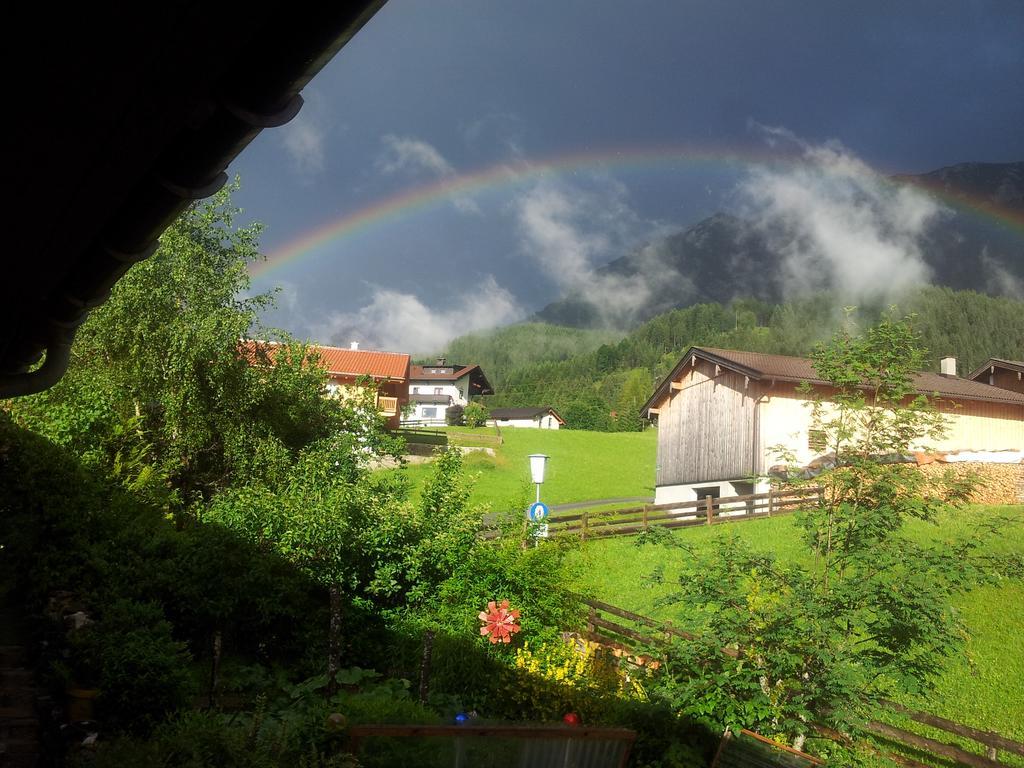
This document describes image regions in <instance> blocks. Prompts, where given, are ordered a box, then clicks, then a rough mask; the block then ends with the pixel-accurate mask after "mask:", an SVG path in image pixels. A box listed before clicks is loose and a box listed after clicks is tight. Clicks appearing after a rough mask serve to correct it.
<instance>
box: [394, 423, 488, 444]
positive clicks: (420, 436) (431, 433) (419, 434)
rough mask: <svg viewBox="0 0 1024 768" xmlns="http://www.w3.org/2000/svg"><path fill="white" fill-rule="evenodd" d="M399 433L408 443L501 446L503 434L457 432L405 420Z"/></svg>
mask: <svg viewBox="0 0 1024 768" xmlns="http://www.w3.org/2000/svg"><path fill="white" fill-rule="evenodd" d="M398 435H399V436H401V437H404V438H405V441H406V442H407V443H419V444H421V445H448V444H449V443H452V444H456V445H458V444H460V443H463V442H465V443H476V444H480V445H485V446H491V445H493V446H499V445H501V443H502V438H501V435H482V434H479V433H474V432H456V431H455V430H453V429H432V428H430V427H422V426H417V424H416V422H405V424H403V426H402V427H401V428H400V429H399V430H398Z"/></svg>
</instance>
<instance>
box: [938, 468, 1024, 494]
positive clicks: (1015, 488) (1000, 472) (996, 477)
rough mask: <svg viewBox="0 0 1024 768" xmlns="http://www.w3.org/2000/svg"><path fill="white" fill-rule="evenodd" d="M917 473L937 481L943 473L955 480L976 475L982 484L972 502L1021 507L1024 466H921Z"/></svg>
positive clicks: (1023, 490) (1023, 487) (1023, 489)
mask: <svg viewBox="0 0 1024 768" xmlns="http://www.w3.org/2000/svg"><path fill="white" fill-rule="evenodd" d="M920 470H921V471H922V472H924V473H925V474H926V475H928V476H930V477H936V478H937V477H941V476H942V475H943V474H945V473H946V472H952V473H953V474H954V476H957V477H962V476H964V475H967V474H969V473H973V474H975V475H978V476H979V477H980V478H981V484H980V485H979V487H978V489H977V490H976V491H975V492H974V494H973V496H972V498H971V501H973V502H974V503H975V504H1024V463H1020V464H988V463H982V462H980V461H963V462H951V463H944V462H935V463H933V464H924V465H923V466H921V467H920Z"/></svg>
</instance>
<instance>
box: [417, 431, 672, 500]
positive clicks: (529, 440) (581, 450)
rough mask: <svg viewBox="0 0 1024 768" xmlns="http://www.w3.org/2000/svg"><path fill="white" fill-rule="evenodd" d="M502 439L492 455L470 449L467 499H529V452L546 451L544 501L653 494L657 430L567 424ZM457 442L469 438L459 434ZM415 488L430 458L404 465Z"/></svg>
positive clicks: (508, 434)
mask: <svg viewBox="0 0 1024 768" xmlns="http://www.w3.org/2000/svg"><path fill="white" fill-rule="evenodd" d="M455 431H457V432H458V433H459V434H460V435H472V434H474V433H476V434H481V435H493V434H495V433H494V430H493V429H492V428H481V429H479V430H473V429H466V428H463V427H459V428H458V429H457V430H455ZM501 435H502V438H503V439H504V442H503V443H502V445H501V446H499V447H497V448H495V453H496V455H495V456H489V455H486V454H484V453H471V454H468V455H467V456H466V463H465V466H466V470H467V473H468V474H469V475H471V476H475V481H474V486H473V495H472V497H471V502H472V503H473V504H476V505H484V504H486V505H489V506H490V507H491V509H493V510H507V509H513V508H516V507H518V506H521V505H522V504H523V503H524V500H525V501H533V494H534V490H533V485H532V484H531V483H530V462H529V459H528V458H527V457H528V456H529V455H530V454H531V453H546V454H547V455H548V456H550V457H551V458H550V460H549V461H548V468H547V476H546V478H545V481H544V485H543V487H542V489H541V498H542V499H543V500H544V501H545V502H546V503H548V504H564V503H567V502H572V501H590V500H593V499H604V498H624V497H630V496H653V495H654V466H655V453H656V447H657V440H658V435H657V432H656V431H655V430H653V429H649V430H647V431H646V432H582V431H575V430H568V429H557V430H555V429H503V430H502V431H501ZM459 442H460V443H461V444H472V443H473V440H472V438H471V437H470V438H466V437H460V438H459ZM405 471H406V472H407V473H408V475H409V477H410V479H411V480H412V482H413V485H414V487H416V488H419V487H420V486H422V484H423V480H424V479H425V478H426V476H427V474H428V473H429V472H430V465H429V464H420V465H416V466H411V467H408V468H407V469H406V470H405Z"/></svg>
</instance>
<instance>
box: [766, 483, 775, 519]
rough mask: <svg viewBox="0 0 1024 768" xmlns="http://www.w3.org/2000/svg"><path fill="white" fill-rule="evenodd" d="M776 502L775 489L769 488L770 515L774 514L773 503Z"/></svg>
mask: <svg viewBox="0 0 1024 768" xmlns="http://www.w3.org/2000/svg"><path fill="white" fill-rule="evenodd" d="M774 503H775V490H774V489H772V488H769V489H768V517H771V516H772V505H773V504H774Z"/></svg>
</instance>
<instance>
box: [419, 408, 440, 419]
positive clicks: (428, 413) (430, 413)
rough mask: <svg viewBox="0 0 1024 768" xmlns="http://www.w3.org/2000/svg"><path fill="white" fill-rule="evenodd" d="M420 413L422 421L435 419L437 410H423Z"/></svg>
mask: <svg viewBox="0 0 1024 768" xmlns="http://www.w3.org/2000/svg"><path fill="white" fill-rule="evenodd" d="M422 413H423V418H424V419H436V418H437V408H424V409H423V411H422Z"/></svg>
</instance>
